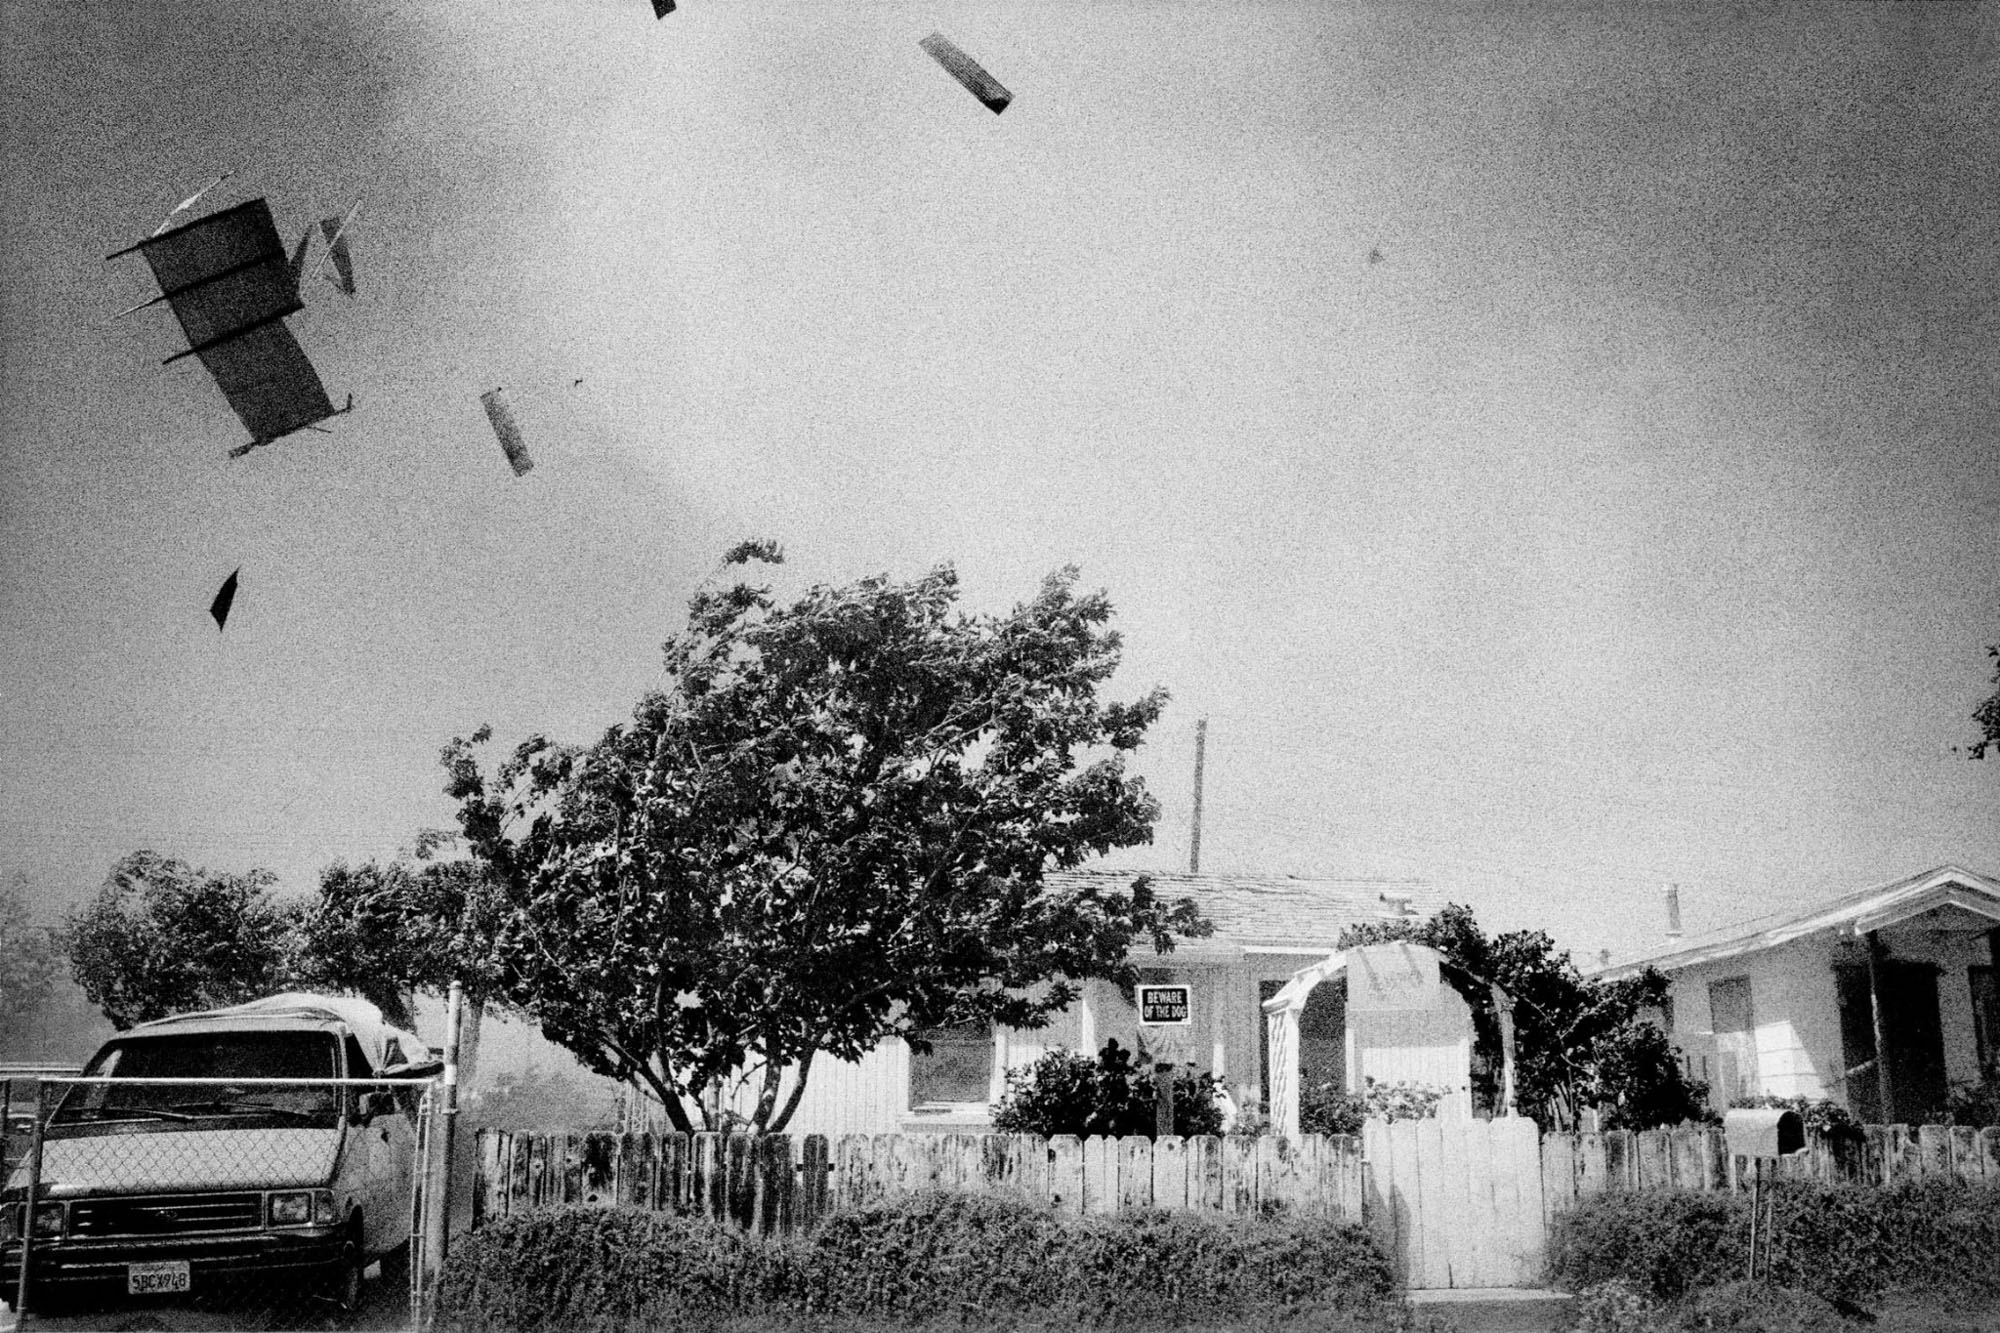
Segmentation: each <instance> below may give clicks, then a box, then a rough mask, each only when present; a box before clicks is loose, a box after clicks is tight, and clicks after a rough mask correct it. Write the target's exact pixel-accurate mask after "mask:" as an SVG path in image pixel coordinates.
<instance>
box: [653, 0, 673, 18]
mask: <svg viewBox="0 0 2000 1333" xmlns="http://www.w3.org/2000/svg"><path fill="white" fill-rule="evenodd" d="M673 12H674V0H653V17H654V18H656V19H663V18H665V17H666V16H667V15H669V14H671V13H673Z"/></svg>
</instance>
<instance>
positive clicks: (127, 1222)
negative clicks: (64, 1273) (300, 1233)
mask: <svg viewBox="0 0 2000 1333" xmlns="http://www.w3.org/2000/svg"><path fill="white" fill-rule="evenodd" d="M263 1224H264V1196H263V1195H261V1194H156V1195H152V1196H149V1197H145V1198H137V1199H79V1200H78V1201H77V1202H75V1203H73V1204H71V1205H70V1209H69V1234H70V1235H72V1236H168V1235H174V1234H176V1233H179V1232H184V1231H255V1230H256V1229H258V1228H259V1227H261V1226H262V1225H263Z"/></svg>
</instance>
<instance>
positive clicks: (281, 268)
mask: <svg viewBox="0 0 2000 1333" xmlns="http://www.w3.org/2000/svg"><path fill="white" fill-rule="evenodd" d="M134 250H136V251H138V252H139V253H140V254H141V255H142V256H144V257H145V260H146V263H147V264H148V265H149V266H150V267H151V268H152V270H153V277H154V278H155V279H156V280H157V281H158V282H159V284H160V297H159V299H160V300H163V301H166V302H167V303H168V305H169V306H170V307H171V308H172V310H173V312H174V317H175V318H176V319H178V320H179V321H180V325H181V331H182V332H183V333H185V334H186V335H187V339H188V343H189V346H188V348H187V350H186V351H183V352H177V353H175V354H174V355H173V356H170V357H168V358H167V359H166V364H169V365H171V364H172V363H173V362H175V361H178V360H180V359H181V358H182V357H185V356H195V357H199V358H200V359H201V363H202V364H203V365H204V366H205V367H207V368H208V371H209V373H210V374H211V375H213V376H214V377H215V382H216V386H217V387H218V388H220V389H221V390H222V394H223V397H225V398H226V399H228V400H229V406H230V407H231V408H232V409H234V410H235V412H236V415H237V416H238V417H240V418H241V419H242V421H243V424H244V426H245V427H247V428H248V429H249V431H250V434H251V437H252V438H251V441H250V443H249V444H247V445H244V446H243V447H241V448H239V449H234V450H232V451H231V452H230V457H232V458H234V457H238V456H240V455H242V454H244V453H247V452H249V451H250V450H251V449H254V448H256V447H258V446H259V445H264V444H269V443H270V442H271V441H273V440H275V439H278V438H279V437H280V436H284V435H289V434H291V433H292V432H293V431H296V430H302V429H304V428H306V427H308V426H312V425H314V424H315V423H316V422H320V421H324V420H326V419H327V418H328V417H333V416H339V415H340V414H341V412H343V411H346V410H348V409H350V408H352V407H353V399H351V398H350V399H349V400H348V407H347V408H343V409H340V410H338V411H337V410H335V408H334V406H333V403H332V402H331V401H330V400H329V399H328V398H327V395H326V387H325V386H324V385H323V384H321V383H320V378H319V373H318V372H317V371H315V370H314V369H313V366H312V362H311V361H310V360H308V359H307V358H306V354H305V352H304V351H302V350H301V349H300V347H299V345H298V341H297V340H296V339H295V338H293V337H292V334H291V331H290V330H289V329H287V328H286V327H285V322H284V321H285V317H286V316H288V315H292V314H296V313H297V312H298V311H300V310H303V309H304V308H305V303H304V302H303V301H302V300H301V299H300V297H299V283H298V279H297V276H296V273H295V270H294V269H293V263H292V257H291V256H288V255H287V254H286V253H285V249H284V245H283V243H282V242H281V241H279V239H278V229H277V227H276V225H275V224H274V223H273V222H272V220H271V209H270V206H269V205H268V204H266V203H265V202H264V201H263V200H262V199H253V200H251V201H250V202H249V203H246V204H238V205H237V206H236V207H234V208H228V209H224V210H223V211H222V212H220V213H211V214H209V215H208V216H207V217H204V218H198V219H196V220H195V221H193V222H190V223H187V224H186V225H185V226H181V227H177V228H174V229H173V230H171V231H166V232H161V233H159V234H157V235H155V236H150V237H148V238H147V239H145V240H143V241H141V242H139V244H137V245H135V246H131V247H129V248H127V249H124V250H120V251H119V252H118V254H114V255H112V256H110V258H112V259H116V258H118V257H119V255H127V254H131V253H132V252H133V251H134ZM302 259H303V255H302V254H301V261H302Z"/></svg>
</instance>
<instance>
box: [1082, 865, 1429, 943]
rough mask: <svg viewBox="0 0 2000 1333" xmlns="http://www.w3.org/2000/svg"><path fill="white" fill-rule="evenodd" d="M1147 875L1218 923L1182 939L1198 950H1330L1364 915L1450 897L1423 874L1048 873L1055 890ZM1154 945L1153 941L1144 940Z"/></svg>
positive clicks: (1117, 884) (1122, 882)
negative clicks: (1209, 930)
mask: <svg viewBox="0 0 2000 1333" xmlns="http://www.w3.org/2000/svg"><path fill="white" fill-rule="evenodd" d="M1141 875H1144V876H1145V877H1146V878H1147V879H1149V880H1151V881H1152V884H1153V892H1154V893H1155V894H1157V895H1158V896H1159V897H1160V898H1162V899H1164V900H1165V901H1167V902H1172V901H1174V900H1175V899H1177V898H1192V899H1194V900H1195V904H1196V906H1198V907H1199V908H1200V909H1201V913H1202V915H1203V916H1205V917H1207V918H1208V919H1209V920H1210V921H1212V922H1214V923H1215V934H1213V935H1211V936H1209V937H1208V938H1206V939H1201V940H1188V941H1184V942H1180V943H1179V944H1178V948H1179V949H1181V950H1185V951H1187V952H1190V953H1201V952H1208V951H1213V950H1215V949H1217V948H1218V947H1220V948H1224V949H1231V948H1238V949H1246V950H1251V951H1256V952H1268V953H1278V952H1284V953H1325V952H1328V951H1329V950H1331V949H1332V948H1333V946H1334V943H1335V941H1337V940H1338V939H1339V938H1340V932H1341V931H1343V930H1345V929H1346V928H1347V927H1349V926H1352V925H1355V924H1358V923H1360V922H1364V921H1386V920H1390V919H1393V918H1394V916H1395V915H1396V911H1397V902H1398V901H1400V900H1407V901H1408V903H1409V909H1410V911H1411V913H1412V914H1413V916H1414V917H1415V919H1417V920H1422V919H1424V918H1426V917H1428V916H1430V915H1431V914H1432V913H1434V912H1436V911H1437V910H1438V909H1439V908H1441V907H1443V906H1444V905H1445V900H1444V896H1443V895H1442V894H1441V893H1439V892H1438V891H1437V890H1436V889H1433V888H1431V887H1430V886H1429V885H1428V884H1425V883H1424V882H1423V881H1422V880H1414V879H1320V878H1305V877H1301V876H1298V875H1226V874H1225V875H1215V874H1204V875H1193V874H1188V873H1187V872H1185V871H1174V870H1112V869H1091V870H1057V871H1051V872H1050V873H1049V874H1048V875H1046V876H1045V877H1044V882H1045V883H1046V884H1048V885H1049V886H1050V887H1051V888H1063V887H1073V888H1082V887H1084V886H1086V885H1095V886H1096V887H1097V888H1099V889H1100V890H1102V889H1123V888H1126V887H1128V886H1130V884H1131V883H1132V881H1133V880H1135V879H1137V878H1139V877H1140V876H1141ZM1141 947H1144V948H1147V949H1148V950H1149V951H1150V946H1143V945H1142V946H1141Z"/></svg>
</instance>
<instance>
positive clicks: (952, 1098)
mask: <svg viewBox="0 0 2000 1333" xmlns="http://www.w3.org/2000/svg"><path fill="white" fill-rule="evenodd" d="M924 1038H925V1040H927V1041H929V1042H930V1045H931V1050H930V1054H928V1055H919V1054H917V1053H916V1051H914V1050H912V1051H911V1052H910V1106H911V1108H912V1109H915V1108H916V1107H919V1106H938V1105H965V1104H967V1103H975V1102H976V1103H978V1104H979V1105H981V1106H984V1105H985V1104H986V1099H987V1095H988V1094H989V1093H990V1092H991V1091H992V1076H993V1029H992V1028H991V1027H990V1026H989V1025H987V1024H985V1023H962V1024H959V1025H957V1026H954V1027H945V1028H932V1029H931V1030H930V1031H928V1032H926V1033H924Z"/></svg>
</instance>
